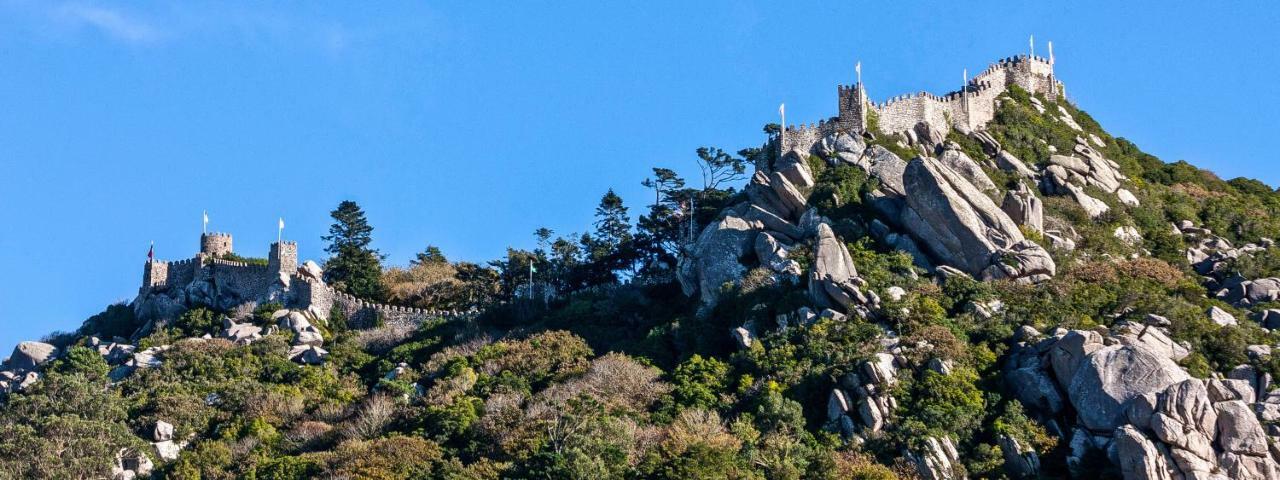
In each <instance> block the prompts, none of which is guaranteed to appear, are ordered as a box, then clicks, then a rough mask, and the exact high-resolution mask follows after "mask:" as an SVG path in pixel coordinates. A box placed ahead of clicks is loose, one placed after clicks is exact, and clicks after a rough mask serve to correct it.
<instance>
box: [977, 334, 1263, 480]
mask: <svg viewBox="0 0 1280 480" xmlns="http://www.w3.org/2000/svg"><path fill="white" fill-rule="evenodd" d="M1165 325H1168V321H1167V320H1166V319H1163V318H1161V317H1158V316H1155V315H1151V316H1148V318H1147V319H1146V321H1145V322H1143V323H1142V324H1138V323H1130V322H1120V323H1118V324H1116V325H1115V326H1113V327H1112V328H1111V329H1110V330H1107V329H1104V328H1100V329H1098V330H1070V331H1068V330H1065V329H1058V330H1057V331H1055V332H1053V333H1052V334H1051V335H1048V336H1044V335H1041V334H1040V333H1039V332H1037V331H1035V330H1034V329H1032V328H1030V327H1025V326H1024V327H1022V329H1021V330H1020V331H1019V332H1018V339H1019V342H1018V343H1017V345H1016V347H1015V349H1014V351H1013V353H1012V354H1011V356H1010V358H1009V359H1008V361H1007V363H1006V365H1005V369H1006V372H1005V381H1006V383H1007V386H1008V388H1009V389H1010V391H1011V392H1012V393H1013V394H1014V396H1015V397H1016V398H1018V400H1019V401H1021V402H1022V403H1023V404H1024V405H1026V406H1027V407H1028V409H1029V410H1030V411H1031V412H1032V413H1033V414H1036V415H1038V416H1039V417H1040V418H1042V419H1044V423H1045V424H1046V426H1047V427H1048V428H1049V430H1050V431H1051V432H1052V433H1055V434H1057V435H1058V436H1061V437H1063V438H1070V443H1069V447H1070V456H1069V457H1068V460H1067V464H1068V467H1069V468H1071V469H1073V472H1072V473H1073V474H1074V475H1080V474H1083V473H1086V472H1087V471H1088V470H1093V469H1097V468H1099V466H1098V465H1090V464H1088V463H1087V459H1088V458H1106V459H1109V460H1110V463H1111V464H1112V465H1113V466H1115V467H1116V468H1118V469H1119V471H1120V473H1122V474H1123V476H1124V478H1126V479H1170V480H1171V479H1181V478H1187V479H1190V478H1197V479H1274V478H1280V463H1277V458H1280V451H1277V450H1276V449H1274V448H1272V447H1270V446H1269V444H1270V442H1269V441H1268V440H1269V438H1272V437H1274V438H1280V428H1276V427H1264V426H1263V425H1264V424H1267V425H1269V424H1271V423H1273V422H1274V421H1275V420H1280V392H1275V393H1274V394H1273V393H1268V392H1269V391H1270V386H1271V385H1270V384H1271V378H1270V376H1269V375H1265V374H1262V375H1259V374H1258V373H1257V372H1256V371H1255V370H1254V369H1253V368H1252V367H1250V366H1247V365H1242V366H1240V367H1237V368H1236V369H1235V370H1233V371H1232V372H1231V373H1230V374H1229V375H1227V376H1226V378H1221V377H1219V376H1215V377H1213V378H1210V379H1208V380H1200V379H1197V378H1193V377H1191V376H1190V375H1189V374H1188V373H1187V372H1186V371H1185V370H1183V369H1182V368H1181V367H1179V366H1178V364H1177V362H1178V361H1179V360H1182V359H1183V358H1185V357H1186V356H1187V355H1189V348H1188V345H1185V344H1181V343H1178V342H1174V341H1173V340H1171V339H1170V337H1169V334H1168V332H1167V331H1166V327H1165ZM1258 347H1265V346H1258ZM1252 350H1255V349H1253V348H1251V351H1252ZM1267 350H1269V349H1267ZM1068 431H1069V432H1070V433H1069V434H1068V433H1067V432H1068ZM1000 444H1001V447H1002V448H1003V449H1005V452H1004V453H1005V458H1006V465H1009V466H1011V467H1016V468H1021V469H1026V468H1027V467H1030V466H1033V465H1035V464H1038V460H1034V459H1033V457H1034V452H1030V455H1028V452H1025V451H1023V452H1018V451H1013V452H1011V451H1010V449H1011V448H1012V447H1013V445H1010V444H1009V442H1008V441H1007V440H1004V439H1002V440H1001V442H1000ZM1019 459H1022V460H1019ZM1027 460H1034V461H1027ZM1020 471H1025V470H1020Z"/></svg>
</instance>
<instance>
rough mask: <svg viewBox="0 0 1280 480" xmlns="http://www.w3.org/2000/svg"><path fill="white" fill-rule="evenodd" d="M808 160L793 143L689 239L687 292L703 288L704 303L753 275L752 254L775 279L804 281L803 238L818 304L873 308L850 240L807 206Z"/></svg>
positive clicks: (861, 310) (683, 266) (853, 310)
mask: <svg viewBox="0 0 1280 480" xmlns="http://www.w3.org/2000/svg"><path fill="white" fill-rule="evenodd" d="M807 162H808V155H807V154H804V153H803V152H799V151H792V152H789V153H787V154H786V155H784V156H783V157H782V158H780V159H778V161H777V162H776V163H775V165H774V166H773V167H772V168H770V169H762V170H759V171H757V172H756V173H755V175H754V176H753V177H752V179H751V182H750V183H749V184H748V185H747V186H746V188H745V189H744V191H745V193H746V195H747V198H748V200H747V201H746V202H743V203H740V204H737V205H734V206H732V207H729V208H727V209H725V211H723V212H721V214H720V216H719V218H717V220H716V221H715V222H714V223H712V224H710V225H708V226H707V227H706V228H704V229H703V230H702V233H701V234H699V236H698V239H697V241H696V242H694V243H693V244H691V245H688V246H687V247H686V253H687V255H685V256H684V257H683V258H682V259H681V261H680V266H679V275H678V277H677V278H678V279H679V281H680V284H681V286H682V287H683V289H684V292H685V294H686V295H693V294H694V293H695V292H700V293H699V295H700V298H701V300H702V302H703V304H704V305H706V306H710V305H714V304H715V303H716V301H717V300H718V299H719V296H720V293H721V289H722V288H723V287H724V286H725V285H726V284H736V283H737V282H739V281H741V279H742V278H743V277H744V276H745V275H746V273H747V271H748V267H747V266H746V265H744V263H743V260H747V262H748V263H752V262H750V260H751V259H753V258H754V260H755V262H754V263H757V264H758V265H759V266H760V267H761V268H765V269H767V271H768V272H769V274H770V278H771V279H772V281H775V282H776V281H784V280H786V281H791V282H793V283H800V281H801V279H800V276H801V275H802V274H803V271H802V269H801V267H800V264H799V263H797V262H796V261H795V260H793V259H791V258H790V252H791V251H792V249H794V248H795V246H796V245H798V244H800V243H802V242H803V243H806V244H809V245H811V247H812V249H813V252H814V255H813V268H812V269H811V274H810V277H809V279H808V288H809V292H810V294H811V296H812V299H813V301H814V304H815V305H816V306H818V307H819V308H838V309H840V310H842V311H843V312H844V313H846V314H858V315H862V316H866V315H870V314H871V312H872V311H874V309H875V308H876V307H877V305H878V304H879V297H878V296H876V294H875V293H873V292H870V291H868V290H866V282H864V281H863V280H862V279H861V278H859V277H858V272H857V269H856V268H855V267H854V264H853V259H852V257H851V256H850V255H849V251H848V249H847V248H846V247H845V245H844V242H843V241H842V240H841V239H840V238H839V237H837V236H836V234H835V232H834V231H833V230H832V229H831V226H830V222H829V220H827V219H826V218H823V217H821V216H820V215H818V213H817V210H815V209H813V208H811V207H808V206H807V203H808V198H809V197H808V196H809V193H810V190H811V189H812V188H813V187H814V185H815V182H814V179H813V173H812V171H811V170H810V168H809V165H808V163H807ZM739 330H741V331H738V330H735V335H736V336H737V341H738V343H739V344H740V345H749V342H750V334H751V332H750V329H749V328H746V326H744V327H743V328H741V329H739Z"/></svg>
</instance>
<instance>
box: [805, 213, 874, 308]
mask: <svg viewBox="0 0 1280 480" xmlns="http://www.w3.org/2000/svg"><path fill="white" fill-rule="evenodd" d="M865 287H866V282H865V281H863V280H862V279H861V278H858V270H857V268H855V266H854V264H853V257H851V256H850V255H849V250H848V248H846V247H845V245H844V242H842V241H841V240H840V238H838V237H836V234H835V232H833V231H831V227H830V226H829V225H827V224H825V223H823V224H819V225H818V236H817V238H815V239H814V259H813V271H812V274H811V276H810V278H809V296H810V297H811V298H812V299H813V301H814V303H815V304H817V306H818V307H821V308H829V307H832V306H839V307H841V308H843V309H844V310H845V312H847V313H854V312H858V313H860V314H862V316H866V315H867V314H868V312H869V310H867V308H868V307H872V308H874V307H875V306H876V304H877V303H879V302H878V300H879V299H878V298H876V297H875V296H874V294H871V295H868V294H869V293H870V292H866V293H864V292H863V291H862V289H863V288H865Z"/></svg>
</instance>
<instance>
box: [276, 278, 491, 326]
mask: <svg viewBox="0 0 1280 480" xmlns="http://www.w3.org/2000/svg"><path fill="white" fill-rule="evenodd" d="M290 284H291V289H292V291H293V295H292V299H293V304H291V305H288V306H289V307H290V308H296V309H310V310H311V311H312V312H314V313H315V314H316V315H318V316H328V315H329V312H330V311H331V310H332V309H334V308H337V309H338V310H340V311H342V314H343V315H345V316H346V317H347V323H348V324H349V325H350V326H352V327H353V328H371V327H373V326H375V325H377V324H378V323H379V322H381V323H382V324H383V325H392V326H409V327H412V326H417V325H420V324H422V322H424V321H426V320H428V319H432V318H456V317H462V316H465V315H467V313H466V312H456V311H451V310H428V309H422V308H412V307H400V306H395V305H386V304H382V303H375V302H370V301H367V300H363V299H360V298H356V297H354V296H352V295H348V294H346V293H342V292H339V291H337V290H334V289H333V288H332V287H330V286H328V285H325V284H324V283H322V282H319V281H316V280H314V279H311V278H307V277H303V276H301V275H294V276H293V278H292V279H291V281H290Z"/></svg>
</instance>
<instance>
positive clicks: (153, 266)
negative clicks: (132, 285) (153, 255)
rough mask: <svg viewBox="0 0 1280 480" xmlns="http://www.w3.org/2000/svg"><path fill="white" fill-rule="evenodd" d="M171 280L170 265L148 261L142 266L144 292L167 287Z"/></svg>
mask: <svg viewBox="0 0 1280 480" xmlns="http://www.w3.org/2000/svg"><path fill="white" fill-rule="evenodd" d="M168 278H169V263H168V262H161V261H159V260H147V263H146V264H144V265H143V266H142V291H143V292H146V291H148V290H150V289H152V288H158V287H163V286H165V282H166V281H167V280H168Z"/></svg>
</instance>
